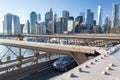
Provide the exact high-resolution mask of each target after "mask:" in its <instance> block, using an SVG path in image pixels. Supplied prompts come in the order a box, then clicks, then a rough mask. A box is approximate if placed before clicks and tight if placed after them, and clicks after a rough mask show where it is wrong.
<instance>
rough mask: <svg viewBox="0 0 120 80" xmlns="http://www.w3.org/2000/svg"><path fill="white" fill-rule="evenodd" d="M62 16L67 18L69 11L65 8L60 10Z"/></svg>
mask: <svg viewBox="0 0 120 80" xmlns="http://www.w3.org/2000/svg"><path fill="white" fill-rule="evenodd" d="M62 17H63V18H69V12H68V11H66V10H64V11H63V12H62Z"/></svg>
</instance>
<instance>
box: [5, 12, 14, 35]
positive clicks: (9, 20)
mask: <svg viewBox="0 0 120 80" xmlns="http://www.w3.org/2000/svg"><path fill="white" fill-rule="evenodd" d="M12 16H13V15H12V14H11V13H8V14H6V15H5V16H4V21H3V22H4V24H3V25H4V26H3V33H4V34H12Z"/></svg>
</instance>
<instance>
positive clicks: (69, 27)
mask: <svg viewBox="0 0 120 80" xmlns="http://www.w3.org/2000/svg"><path fill="white" fill-rule="evenodd" d="M67 31H68V32H70V33H74V32H75V27H74V17H69V19H68V21H67Z"/></svg>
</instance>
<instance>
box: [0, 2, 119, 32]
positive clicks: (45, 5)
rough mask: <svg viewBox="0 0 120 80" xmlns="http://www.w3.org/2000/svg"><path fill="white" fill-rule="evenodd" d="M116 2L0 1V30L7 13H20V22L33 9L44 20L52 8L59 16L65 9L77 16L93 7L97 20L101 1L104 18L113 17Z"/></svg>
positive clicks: (26, 17) (24, 19)
mask: <svg viewBox="0 0 120 80" xmlns="http://www.w3.org/2000/svg"><path fill="white" fill-rule="evenodd" d="M116 2H118V3H120V1H119V0H110V1H109V2H108V1H104V2H103V1H100V0H92V1H91V0H74V1H73V0H71V1H70V0H69V1H68V0H50V1H49V0H41V1H37V0H35V1H32V0H26V1H21V0H17V1H16V0H11V1H10V2H9V3H6V1H0V14H1V15H0V32H1V31H2V30H3V29H2V26H3V25H2V21H3V17H4V15H5V14H7V13H12V14H15V15H18V16H19V18H20V22H21V23H25V21H26V20H27V19H28V20H29V14H30V13H31V12H32V11H35V12H36V13H40V14H41V18H42V21H44V20H45V18H44V16H45V13H46V12H47V11H49V9H50V8H52V9H53V13H57V15H58V17H61V16H62V11H63V10H67V11H69V12H70V16H73V17H75V18H76V17H77V16H79V15H80V12H85V15H86V12H87V9H91V10H92V12H93V13H94V16H95V17H94V19H95V20H97V6H98V5H99V4H100V3H101V4H102V5H103V19H105V16H110V17H112V16H111V15H112V4H113V3H116ZM50 3H51V4H50ZM88 3H89V4H88ZM73 4H75V5H73ZM93 4H94V5H93ZM71 5H73V6H71ZM86 5H87V6H86Z"/></svg>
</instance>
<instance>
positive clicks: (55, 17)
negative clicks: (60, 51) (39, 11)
mask: <svg viewBox="0 0 120 80" xmlns="http://www.w3.org/2000/svg"><path fill="white" fill-rule="evenodd" d="M56 28H57V14H56V13H55V14H54V33H57V29H56Z"/></svg>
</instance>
